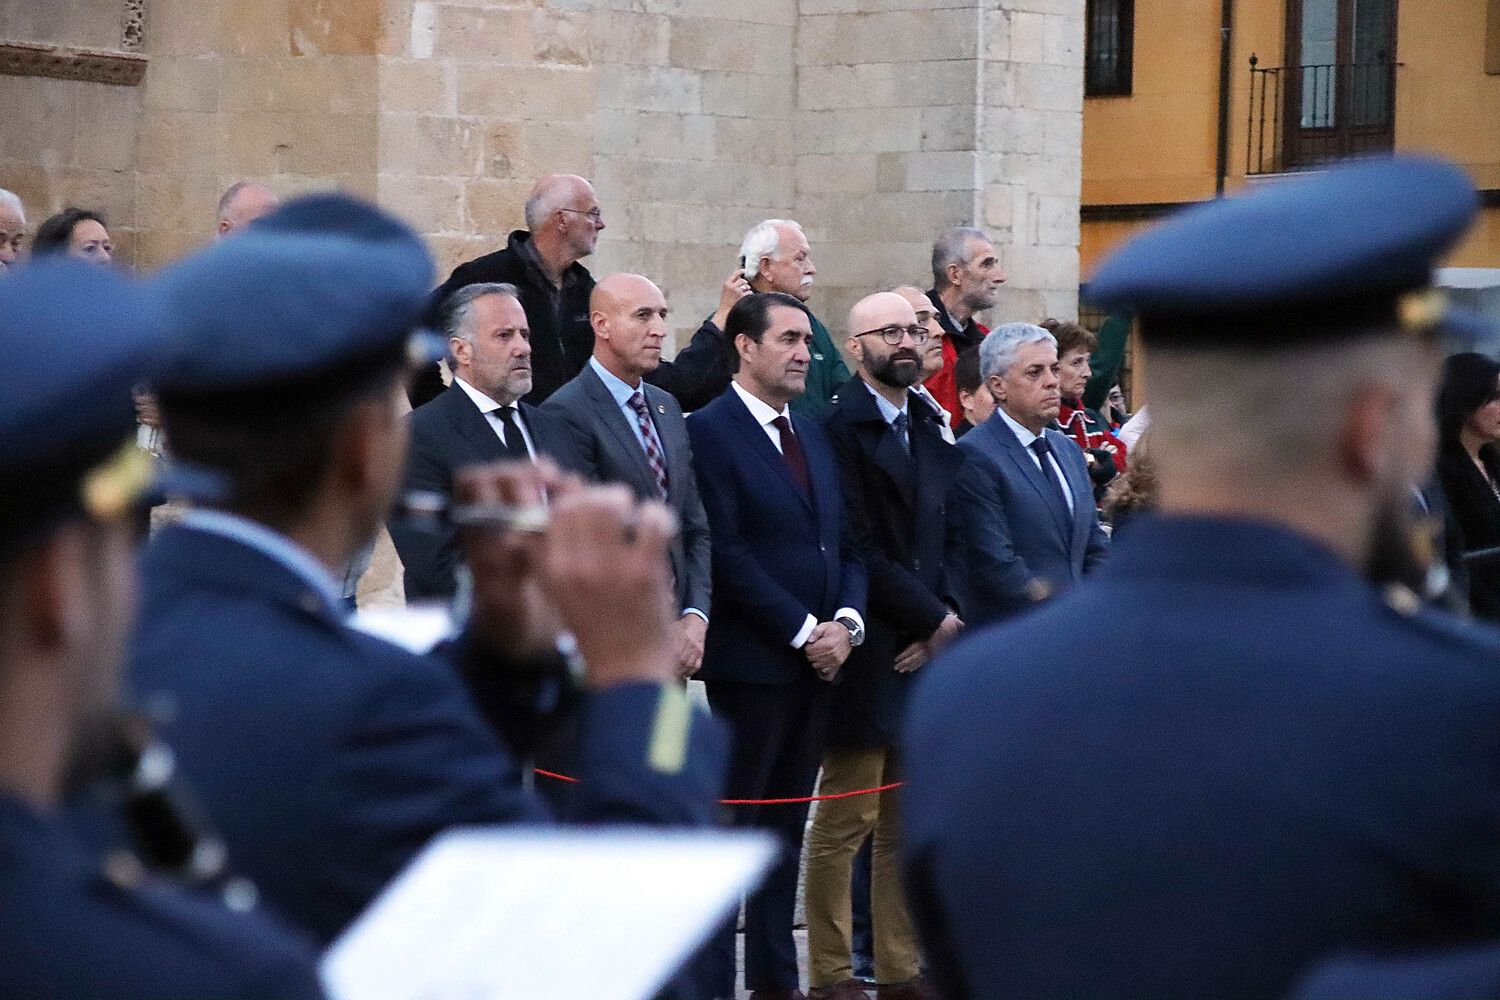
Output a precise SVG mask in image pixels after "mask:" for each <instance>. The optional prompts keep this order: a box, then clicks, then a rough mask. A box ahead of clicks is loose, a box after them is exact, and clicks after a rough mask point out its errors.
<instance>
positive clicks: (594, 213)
mask: <svg viewBox="0 0 1500 1000" xmlns="http://www.w3.org/2000/svg"><path fill="white" fill-rule="evenodd" d="M558 211H559V212H572V213H573V214H574V215H587V216H588V217H589V218H590V219H592V220H593V221H595V222H603V221H604V213H603V212H601V211H599V210H598V209H597V208H591V209H589V210H588V211H587V212H585V211H584V210H583V209H581V208H559V209H558Z"/></svg>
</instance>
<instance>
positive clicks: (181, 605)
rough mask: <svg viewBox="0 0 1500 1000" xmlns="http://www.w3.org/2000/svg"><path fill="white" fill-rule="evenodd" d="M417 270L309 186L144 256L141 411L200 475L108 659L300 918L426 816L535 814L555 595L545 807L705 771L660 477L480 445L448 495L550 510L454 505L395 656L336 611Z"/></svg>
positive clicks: (395, 861) (691, 813)
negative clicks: (152, 353)
mask: <svg viewBox="0 0 1500 1000" xmlns="http://www.w3.org/2000/svg"><path fill="white" fill-rule="evenodd" d="M431 269H432V262H431V259H430V258H429V257H428V255H427V251H426V250H425V248H424V247H423V245H422V243H421V241H420V240H419V239H418V238H417V236H416V235H415V234H414V233H412V232H411V231H410V230H409V229H407V228H406V227H405V226H404V225H402V224H401V223H399V222H397V221H396V220H395V219H393V218H391V217H390V216H388V215H386V214H384V213H382V212H380V211H379V210H378V209H375V208H372V207H370V206H367V205H365V204H363V203H361V202H358V201H355V200H352V199H349V198H345V197H342V196H337V195H323V196H316V197H308V198H302V199H298V200H295V201H291V202H288V203H287V204H286V205H285V206H283V207H282V208H281V209H280V210H278V211H277V212H275V213H272V214H271V215H269V216H267V217H265V218H264V219H262V220H260V221H259V222H257V223H255V224H254V225H252V226H250V227H249V228H248V229H246V230H245V231H244V232H243V233H241V234H239V235H237V236H235V238H234V239H230V240H224V241H222V242H221V243H219V244H217V245H215V246H214V247H212V248H210V249H208V250H205V251H203V252H201V253H199V254H197V255H195V256H193V257H191V258H189V259H187V260H186V261H184V262H182V263H180V264H178V265H176V266H174V267H171V268H168V269H167V270H166V271H165V272H163V274H162V276H161V277H160V278H159V279H158V280H159V282H160V284H161V286H162V290H163V293H164V297H165V298H166V299H167V302H168V309H169V319H170V321H171V322H172V323H174V324H176V325H177V326H179V327H181V328H182V330H183V332H184V333H185V334H186V336H187V339H188V340H189V348H188V351H187V357H186V358H185V362H184V364H183V365H182V366H181V367H180V368H178V369H177V370H176V371H175V372H174V373H172V374H170V375H169V376H167V377H164V378H163V379H162V380H160V382H159V385H160V396H161V403H162V413H163V417H164V419H165V422H166V427H167V432H168V434H169V435H170V437H171V439H172V441H173V444H174V449H173V455H174V459H176V460H177V461H178V462H179V463H185V464H186V465H187V466H188V469H187V470H184V471H190V470H191V471H196V472H197V473H198V476H197V478H198V479H199V480H200V481H201V482H202V483H203V484H204V488H203V491H202V496H201V497H200V506H199V508H198V509H197V510H194V511H192V512H190V513H189V514H188V515H187V516H186V517H184V518H183V519H182V521H181V523H179V524H176V525H173V526H172V527H170V528H168V529H166V530H164V531H162V532H161V533H160V534H158V535H157V536H156V538H155V539H154V540H153V542H152V544H151V546H150V548H149V549H148V551H147V553H146V557H145V562H144V573H145V594H144V600H143V608H142V611H143V614H142V616H141V622H140V625H139V628H138V630H137V633H136V636H135V641H134V648H133V655H132V666H131V681H132V684H133V686H134V688H135V690H136V691H137V692H138V694H139V696H140V698H141V701H142V704H144V705H146V706H147V707H148V708H150V709H151V710H152V711H153V713H154V714H156V715H157V716H158V717H159V718H160V720H161V722H162V726H163V735H164V736H165V737H166V738H167V739H168V740H169V741H170V742H171V744H172V745H173V746H174V747H175V748H176V749H177V750H178V752H179V754H180V755H181V757H182V759H183V762H184V765H185V771H186V772H187V775H188V777H189V779H190V780H191V781H192V783H193V785H194V787H195V788H196V789H198V790H199V792H200V795H201V797H202V800H203V804H204V806H205V807H206V809H207V811H208V812H209V814H210V815H211V816H212V818H213V819H214V820H215V821H216V822H217V824H218V826H219V828H220V829H221V831H222V832H223V834H224V837H225V840H226V842H227V844H228V848H229V856H230V859H231V863H232V864H233V865H234V866H235V867H236V869H237V870H239V871H242V872H244V873H245V874H247V875H249V876H251V877H253V878H254V879H255V880H256V881H257V882H258V883H259V884H260V886H261V889H262V891H263V892H264V893H265V895H266V897H267V899H268V900H269V901H270V902H271V903H273V904H274V905H275V906H276V908H277V909H278V910H279V911H280V912H282V913H283V914H284V915H286V916H287V917H289V918H291V919H292V920H293V921H294V922H295V923H297V924H298V925H300V926H302V927H304V928H306V929H307V930H308V931H310V932H311V933H312V934H313V935H314V936H315V937H316V938H317V939H318V940H319V941H321V942H327V941H329V940H331V939H332V938H333V937H334V936H335V935H337V934H338V933H339V931H340V930H342V929H343V928H344V926H345V925H346V924H348V923H349V922H350V921H351V920H352V919H353V918H354V917H355V916H357V915H358V914H359V912H360V911H361V910H362V909H363V908H364V907H365V906H366V904H368V903H369V902H370V899H371V897H373V896H374V895H375V894H376V893H377V892H378V891H379V890H380V889H381V887H382V886H384V885H385V884H386V883H387V882H388V881H389V880H390V879H391V878H392V877H393V876H394V875H396V874H397V873H398V872H399V871H400V870H401V869H402V867H403V866H404V865H405V864H406V862H407V861H408V860H410V859H411V857H412V856H413V855H414V854H415V853H416V852H417V851H418V850H419V849H420V848H421V847H422V846H423V844H424V843H425V842H426V841H427V840H428V839H429V838H430V837H432V836H433V835H434V834H436V833H438V832H440V831H442V830H444V829H445V828H448V827H452V826H457V825H476V824H481V825H482V824H492V823H509V822H532V821H541V820H544V819H546V818H547V813H546V810H545V808H544V807H543V806H542V805H541V804H540V802H539V801H538V800H537V798H536V797H535V796H534V795H533V794H532V793H531V792H530V791H529V790H528V789H527V788H526V787H525V786H524V784H523V781H522V775H521V773H520V772H519V770H518V768H517V765H516V763H515V761H516V757H517V756H521V755H525V754H527V753H528V752H529V749H530V748H531V747H532V746H533V745H534V744H535V742H536V741H537V739H539V738H540V736H541V735H542V734H543V733H545V732H546V726H545V722H546V720H547V718H548V717H549V716H550V715H552V714H554V712H553V709H554V707H555V706H557V705H559V704H563V703H566V702H567V701H569V700H570V698H571V697H572V694H571V693H570V689H569V687H568V685H567V681H566V678H567V676H568V672H567V669H566V667H565V665H563V664H562V663H561V660H560V657H559V655H558V654H557V645H556V641H557V634H558V628H557V625H556V624H555V622H556V620H557V619H558V618H560V619H561V622H562V623H563V624H564V625H566V626H567V627H568V628H569V629H571V631H572V633H573V636H574V637H575V639H576V643H577V649H578V653H579V654H580V656H581V657H582V660H583V663H584V664H585V671H586V679H587V682H588V684H589V686H590V687H591V688H593V690H592V691H591V692H590V693H589V695H588V696H587V697H586V698H584V699H583V704H582V705H581V707H580V709H579V711H580V713H581V716H582V722H581V726H580V728H581V731H582V737H581V747H580V749H579V761H580V763H579V767H580V771H579V775H578V776H579V777H580V778H581V779H582V783H581V784H579V785H577V786H576V788H577V794H576V797H575V798H574V799H573V807H574V808H573V812H572V814H571V815H570V816H569V817H568V818H570V819H575V820H578V821H584V822H586V821H616V822H618V821H643V822H663V823H676V824H688V823H697V822H707V821H709V820H710V819H712V816H713V811H714V808H715V806H714V800H715V797H716V795H717V792H718V777H719V772H720V769H721V768H720V764H721V762H722V759H723V753H724V746H723V744H722V740H721V736H720V733H719V731H718V729H717V727H716V725H715V724H714V723H713V722H712V720H710V719H709V718H708V717H707V716H706V715H705V714H702V713H698V712H696V711H694V710H693V709H691V708H690V706H689V704H688V702H687V700H686V699H687V695H686V693H685V692H684V691H683V690H682V689H681V688H680V687H679V686H678V685H677V684H676V683H675V679H676V674H675V670H674V662H673V657H672V646H671V621H672V618H673V617H674V616H673V615H672V613H671V600H672V597H671V593H672V591H671V581H670V578H669V576H668V571H667V558H666V547H667V545H668V542H669V539H670V536H671V518H670V515H668V514H667V512H665V511H664V510H663V509H662V508H661V507H659V506H658V505H656V504H640V503H636V502H634V501H632V500H631V499H630V498H629V497H628V495H626V494H625V493H624V492H623V491H622V490H617V489H609V488H592V489H583V488H581V487H579V486H578V485H577V484H576V483H570V482H569V481H568V480H566V479H564V478H562V477H560V476H559V475H558V473H557V472H556V471H555V470H553V469H552V467H551V466H550V465H547V464H546V463H540V464H538V465H536V466H533V465H531V464H529V463H516V464H513V465H510V466H498V467H495V466H480V467H477V468H476V469H475V470H473V471H471V472H469V473H465V474H462V475H460V477H459V481H458V483H457V490H456V493H457V499H458V500H459V502H461V503H472V502H474V501H487V502H496V501H498V502H501V503H504V504H508V505H510V506H512V507H517V508H520V509H522V510H523V511H524V512H528V513H535V512H536V511H537V510H538V508H539V507H540V505H541V504H542V502H543V498H544V496H545V497H546V498H547V499H548V501H549V506H548V507H547V510H546V515H547V516H548V517H550V526H548V527H543V526H542V525H539V524H532V525H531V526H530V529H531V530H529V531H523V530H519V529H517V530H513V531H473V532H469V536H470V537H469V538H468V541H469V546H470V547H469V552H468V558H469V560H470V563H471V565H472V567H473V569H474V578H475V595H474V615H473V619H472V621H471V623H470V625H469V627H468V628H467V630H466V631H465V632H464V634H463V635H462V636H461V637H460V638H459V640H458V641H457V642H456V643H454V644H453V645H452V647H451V648H450V649H447V650H444V651H443V653H441V654H438V655H429V656H417V655H415V654H413V653H410V652H408V651H406V650H404V649H401V648H397V647H396V646H393V645H390V644H388V643H386V642H383V641H381V640H378V639H375V638H372V637H370V636H368V635H365V634H363V633H361V632H357V631H355V630H353V629H351V628H350V627H349V626H348V625H346V624H345V623H344V620H343V613H342V610H341V608H340V600H339V591H338V587H337V584H336V580H335V577H334V575H333V574H335V573H336V572H338V571H339V569H340V568H341V567H342V566H344V565H345V564H346V563H347V562H348V560H349V557H350V555H351V554H352V553H353V552H354V551H356V550H357V549H358V548H359V547H360V546H361V545H364V544H365V543H366V542H367V541H368V539H369V538H370V537H371V535H372V534H373V533H374V532H375V531H376V530H377V529H378V527H379V525H380V523H381V521H382V520H383V519H384V518H385V517H386V515H387V513H388V512H389V510H390V508H391V505H392V501H393V500H394V499H395V496H396V491H397V487H398V484H399V483H400V480H401V469H402V464H403V459H404V450H405V444H406V439H405V427H406V422H405V421H404V420H402V419H401V415H400V410H399V394H400V392H401V390H402V378H403V373H404V371H405V369H406V367H407V364H408V359H409V351H410V348H411V345H412V343H413V338H412V336H411V334H412V331H413V329H414V327H415V325H416V323H417V322H418V316H419V315H420V313H421V312H422V310H423V308H424V306H425V303H426V298H427V294H426V291H427V282H428V279H429V276H430V273H431ZM431 356H432V355H431V354H427V355H426V356H425V357H424V358H423V360H430V358H431ZM497 469H498V470H502V471H496V470H497ZM444 654H446V655H444ZM461 678H466V679H467V680H468V682H469V685H468V687H469V690H466V688H465V684H464V683H463V679H461ZM476 699H477V703H476ZM487 721H488V723H489V724H488V725H487V724H486V723H487ZM492 727H494V728H492ZM496 728H497V729H498V732H496V731H495V729H496Z"/></svg>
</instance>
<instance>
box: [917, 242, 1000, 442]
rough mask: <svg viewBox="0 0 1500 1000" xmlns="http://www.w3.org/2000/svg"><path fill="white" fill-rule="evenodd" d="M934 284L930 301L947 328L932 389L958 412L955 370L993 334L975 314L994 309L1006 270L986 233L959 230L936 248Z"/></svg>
mask: <svg viewBox="0 0 1500 1000" xmlns="http://www.w3.org/2000/svg"><path fill="white" fill-rule="evenodd" d="M932 280H933V285H932V290H931V291H930V292H928V293H927V297H928V298H929V299H931V300H932V304H933V305H934V306H935V307H937V319H938V324H939V325H940V326H942V328H943V370H942V371H941V372H939V373H938V374H937V375H934V376H933V377H932V378H930V379H928V380H927V388H929V389H931V390H932V394H933V396H934V397H935V398H936V399H937V401H938V402H939V403H940V404H941V405H942V407H943V409H945V410H947V411H948V412H949V413H957V412H959V403H958V390H957V388H956V386H955V383H954V378H953V367H954V365H955V364H956V363H957V361H958V356H959V355H960V354H962V353H963V352H964V351H966V350H968V349H969V348H972V347H978V346H979V342H980V341H981V340H983V339H984V335H985V334H986V333H988V332H989V330H988V328H987V327H985V326H982V325H981V324H980V323H979V322H978V321H976V320H975V319H974V314H975V313H978V312H983V311H984V310H986V309H989V308H992V307H993V306H994V304H995V300H996V298H997V296H998V295H999V292H1000V286H1001V285H1002V284H1003V283H1004V282H1005V271H1004V270H1003V269H1002V268H1001V267H1000V258H999V256H998V255H997V254H996V253H995V245H994V244H993V243H991V242H990V239H989V237H988V236H986V235H984V231H983V230H980V229H975V228H973V227H972V226H957V227H955V228H953V229H950V230H948V232H946V233H944V234H943V235H942V236H940V237H938V239H937V241H936V242H935V243H933V245H932Z"/></svg>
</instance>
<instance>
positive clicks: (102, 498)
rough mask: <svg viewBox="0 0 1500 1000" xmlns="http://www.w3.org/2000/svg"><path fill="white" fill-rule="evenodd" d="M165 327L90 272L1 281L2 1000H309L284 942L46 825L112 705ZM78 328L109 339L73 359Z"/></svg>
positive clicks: (311, 987) (307, 971)
mask: <svg viewBox="0 0 1500 1000" xmlns="http://www.w3.org/2000/svg"><path fill="white" fill-rule="evenodd" d="M159 329H160V327H159V325H158V324H156V323H155V322H154V314H153V312H152V310H150V309H149V308H148V305H147V301H146V299H145V298H144V297H143V295H142V293H141V291H140V290H139V289H138V288H137V287H135V286H133V285H132V284H129V283H127V282H126V281H125V280H124V279H123V278H121V277H119V276H117V275H115V274H112V273H109V272H107V271H106V270H104V269H100V268H94V267H90V266H88V265H84V264H73V263H38V264H36V265H35V266H33V267H31V268H29V269H27V270H25V271H18V272H17V273H16V274H15V275H13V276H11V277H10V278H9V279H7V280H6V282H5V283H4V284H3V285H0V345H3V349H4V353H5V358H6V361H5V365H4V367H3V369H0V942H3V944H0V997H6V998H10V997H15V998H25V1000H39V998H46V997H59V998H76V997H104V996H108V997H119V998H163V1000H164V998H175V997H205V998H207V997H262V998H272V997H276V998H293V997H296V998H303V997H306V998H312V997H319V996H321V995H322V990H321V988H320V987H319V985H318V980H317V975H316V972H315V970H314V966H313V955H312V951H311V947H310V946H309V945H307V944H304V943H303V942H302V941H300V940H299V939H297V938H295V937H293V936H292V935H291V932H290V931H286V930H282V929H280V928H279V927H276V926H273V925H272V924H270V923H269V922H267V921H265V920H262V919H261V918H259V917H256V916H253V915H250V914H245V913H232V912H230V911H229V910H228V909H225V908H224V907H222V906H219V905H216V904H213V903H209V902H207V901H205V900H199V899H196V898H190V897H188V896H186V895H183V894H180V893H178V892H175V891H173V890H169V889H168V888H166V887H165V886H163V885H161V884H157V883H154V882H152V881H150V880H147V879H146V878H145V876H144V872H143V869H142V868H141V866H140V864H139V863H138V862H136V861H135V859H134V858H132V857H129V856H127V855H122V854H116V855H112V856H111V858H110V859H109V862H108V863H105V862H102V861H101V860H100V859H99V858H98V857H96V856H94V855H92V854H90V853H89V852H87V851H86V850H85V849H84V848H83V846H82V845H81V844H80V843H79V842H77V841H76V840H75V839H74V838H73V837H72V836H71V835H70V834H69V833H67V832H66V831H65V830H64V829H63V827H62V825H61V823H60V822H59V820H58V818H57V810H58V808H59V806H60V804H61V799H62V797H63V785H64V778H63V774H64V770H65V763H66V762H67V759H68V757H69V755H70V752H71V751H72V750H73V749H74V748H76V746H77V745H78V744H79V742H80V740H81V737H83V736H84V735H85V731H93V730H96V729H97V728H98V727H100V726H102V725H104V724H105V723H106V720H107V719H109V717H110V716H111V715H112V714H113V711H114V710H113V705H114V701H115V694H116V687H117V682H118V679H119V670H120V650H121V646H122V645H123V642H124V639H125V634H126V632H127V630H128V628H129V622H130V615H131V605H132V601H133V594H134V582H133V568H132V551H133V539H132V531H131V528H130V522H131V520H132V514H133V508H134V507H135V505H136V502H137V500H138V498H139V497H140V495H141V494H142V493H143V491H144V487H146V486H147V485H148V484H147V483H146V479H147V476H146V473H145V467H146V461H147V460H146V459H145V457H144V456H142V455H140V454H139V453H138V452H137V451H136V450H135V449H134V447H132V446H131V445H130V444H129V437H130V433H131V429H132V427H133V420H132V417H131V402H130V387H131V386H132V385H133V384H135V382H136V381H137V380H139V379H141V378H143V377H147V376H149V375H150V374H152V372H153V369H154V367H155V365H156V364H157V363H158V362H159V360H160V359H161V357H162V356H163V355H164V354H165V353H166V344H165V343H164V342H163V340H162V338H161V337H160V336H159V334H158V331H159ZM83 330H88V331H91V332H92V333H95V334H104V335H103V336H99V337H98V340H97V342H96V343H94V344H93V346H92V347H91V348H90V349H89V350H87V351H82V352H78V351H73V350H71V347H72V346H76V344H77V339H78V335H79V332H80V331H83ZM65 355H66V356H68V358H69V361H68V363H67V364H65V365H59V364H58V363H57V361H58V358H59V357H62V356H65Z"/></svg>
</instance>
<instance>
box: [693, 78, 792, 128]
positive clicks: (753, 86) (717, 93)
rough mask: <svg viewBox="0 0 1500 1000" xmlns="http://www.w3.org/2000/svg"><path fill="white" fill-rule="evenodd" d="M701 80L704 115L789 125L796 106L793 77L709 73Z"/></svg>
mask: <svg viewBox="0 0 1500 1000" xmlns="http://www.w3.org/2000/svg"><path fill="white" fill-rule="evenodd" d="M699 80H700V84H701V103H702V111H703V113H704V114H709V115H724V116H727V117H730V118H771V119H775V120H777V121H782V122H785V121H786V120H787V119H789V118H790V117H791V114H792V110H793V108H794V106H795V104H796V87H795V84H794V81H793V79H792V76H791V75H790V74H787V75H785V76H755V75H752V74H749V73H712V72H705V73H701V74H699Z"/></svg>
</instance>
